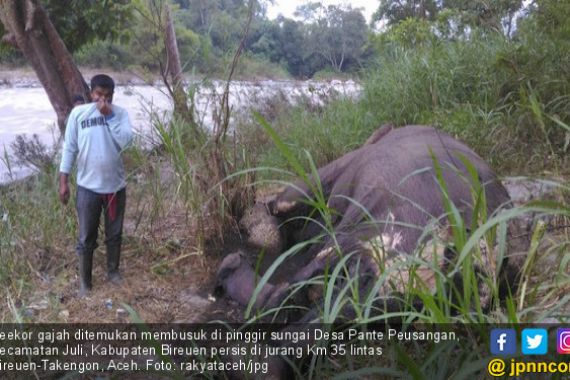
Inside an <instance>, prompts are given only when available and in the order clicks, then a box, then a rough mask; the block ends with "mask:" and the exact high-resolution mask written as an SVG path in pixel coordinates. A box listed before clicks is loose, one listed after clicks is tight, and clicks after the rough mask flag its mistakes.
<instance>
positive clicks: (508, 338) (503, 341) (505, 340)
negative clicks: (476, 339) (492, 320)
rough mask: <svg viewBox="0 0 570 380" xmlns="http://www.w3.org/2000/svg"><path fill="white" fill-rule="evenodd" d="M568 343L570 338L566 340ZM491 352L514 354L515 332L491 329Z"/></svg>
mask: <svg viewBox="0 0 570 380" xmlns="http://www.w3.org/2000/svg"><path fill="white" fill-rule="evenodd" d="M568 342H569V343H570V339H569V340H568ZM489 343H490V346H491V354H493V355H514V354H516V353H517V334H516V332H515V330H514V329H493V330H491V339H490V342H489Z"/></svg>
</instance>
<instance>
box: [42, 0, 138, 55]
mask: <svg viewBox="0 0 570 380" xmlns="http://www.w3.org/2000/svg"><path fill="white" fill-rule="evenodd" d="M41 3H42V4H43V6H44V7H45V8H46V10H47V12H48V13H49V17H50V19H51V21H52V23H53V24H54V26H55V28H56V29H57V31H58V33H59V34H60V36H61V38H62V39H63V41H64V43H65V45H66V46H67V49H68V50H69V51H70V52H74V51H76V50H78V49H79V48H81V47H82V46H83V45H85V44H87V43H89V42H92V41H94V40H95V39H99V40H105V39H108V40H110V41H113V40H115V39H117V38H119V37H125V31H126V30H128V26H129V23H130V20H131V15H132V5H131V1H128V0H110V1H83V0H70V1H58V0H42V1H41Z"/></svg>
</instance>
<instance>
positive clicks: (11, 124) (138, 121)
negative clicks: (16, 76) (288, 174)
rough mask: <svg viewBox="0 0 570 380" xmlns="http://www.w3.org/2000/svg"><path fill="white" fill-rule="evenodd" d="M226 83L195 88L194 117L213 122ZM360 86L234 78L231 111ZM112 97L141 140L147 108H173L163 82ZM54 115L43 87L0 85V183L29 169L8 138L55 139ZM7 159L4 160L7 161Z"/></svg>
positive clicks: (320, 98)
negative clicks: (19, 162) (16, 162)
mask: <svg viewBox="0 0 570 380" xmlns="http://www.w3.org/2000/svg"><path fill="white" fill-rule="evenodd" d="M224 85H225V83H224V82H213V83H212V84H210V85H203V86H200V87H198V88H197V91H196V95H195V109H196V114H197V117H198V118H199V119H200V120H201V121H202V122H203V125H205V126H206V127H208V128H212V125H213V112H214V111H215V110H216V109H217V108H218V107H219V104H220V97H221V94H222V93H223V88H224ZM359 93H360V86H359V85H358V84H357V83H355V82H353V81H346V82H341V81H338V80H333V81H330V82H313V81H306V82H295V81H257V82H232V85H231V87H230V98H229V101H230V106H231V108H232V111H233V112H235V113H240V112H241V113H243V112H247V110H249V109H251V108H252V107H255V106H258V105H263V103H264V102H271V101H275V100H276V99H282V100H286V101H288V102H289V103H295V102H297V101H298V100H299V99H301V98H306V99H307V100H308V101H309V102H310V103H311V104H315V105H317V104H322V103H323V102H325V101H326V100H327V99H330V97H331V95H332V94H339V95H341V96H349V97H357V96H358V95H359ZM113 103H114V104H117V105H119V106H121V107H124V108H126V109H127V110H128V111H129V116H130V119H131V123H132V124H133V128H134V129H135V132H136V134H137V136H138V138H139V141H145V142H147V143H148V142H149V141H151V142H152V141H153V140H154V141H156V140H155V139H154V137H153V132H152V126H151V125H150V117H149V111H150V110H153V111H158V112H159V114H163V115H164V117H168V113H169V112H170V110H171V109H172V104H171V101H170V98H169V97H168V96H167V95H166V94H165V93H164V88H160V87H152V86H142V85H135V86H118V87H117V88H116V89H115V96H114V98H113ZM55 121H56V115H55V111H54V110H53V108H52V106H51V104H50V102H49V100H48V97H47V95H46V93H45V91H44V89H43V88H42V87H39V86H37V84H36V85H35V86H29V84H28V83H27V84H26V86H25V87H18V86H17V85H16V86H14V87H10V86H0V184H2V183H8V182H11V181H14V180H17V179H20V178H23V177H25V176H27V175H29V174H30V173H31V172H32V171H31V169H30V168H27V167H19V166H17V165H14V158H13V152H12V148H11V144H12V143H13V142H14V140H15V138H16V136H17V135H20V134H26V135H28V136H29V137H31V136H32V135H33V134H36V135H38V137H39V139H40V141H41V142H42V143H44V144H46V145H47V146H48V147H51V146H54V144H56V143H57V141H58V139H59V131H58V129H57V127H56V122H55ZM7 161H8V162H7Z"/></svg>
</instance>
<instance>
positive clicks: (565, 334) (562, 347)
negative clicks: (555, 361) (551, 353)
mask: <svg viewBox="0 0 570 380" xmlns="http://www.w3.org/2000/svg"><path fill="white" fill-rule="evenodd" d="M556 351H558V353H559V354H563V355H570V328H564V329H558V333H557V334H556Z"/></svg>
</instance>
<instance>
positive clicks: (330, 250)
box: [217, 125, 510, 309]
mask: <svg viewBox="0 0 570 380" xmlns="http://www.w3.org/2000/svg"><path fill="white" fill-rule="evenodd" d="M463 160H467V161H468V162H469V163H470V164H471V165H472V166H473V167H474V168H475V170H476V174H477V176H478V181H479V182H480V183H481V184H482V185H483V188H484V192H485V197H486V205H487V215H489V216H490V215H492V214H493V213H494V212H497V211H498V210H499V209H501V208H503V207H509V204H510V199H509V196H508V193H507V191H506V190H505V188H504V187H503V186H502V185H501V183H500V181H499V180H498V179H497V177H496V175H495V174H494V172H493V171H492V170H491V168H490V167H489V166H488V165H487V163H485V162H484V160H483V159H482V158H481V157H479V156H478V155H477V154H476V153H475V152H473V151H472V150H471V149H470V148H469V147H467V146H466V145H465V144H463V143H461V142H460V141H458V140H456V139H455V138H453V137H451V136H450V135H448V134H446V133H444V132H441V131H438V130H437V129H435V128H433V127H428V126H406V127H401V128H393V127H392V126H389V125H388V126H384V127H382V128H380V129H379V130H377V131H376V132H375V133H374V134H373V135H372V136H371V137H370V138H369V139H368V140H367V142H366V143H365V144H364V145H363V146H362V147H360V148H358V149H356V150H354V151H352V152H349V153H347V154H345V155H344V156H342V157H340V158H339V159H337V160H335V161H333V162H331V163H329V164H328V165H326V166H324V167H322V168H320V169H318V179H317V178H309V181H305V182H304V181H300V180H299V181H297V182H295V183H292V184H291V185H289V186H287V187H285V188H284V189H283V190H282V191H281V192H280V193H278V194H277V195H276V196H275V197H273V198H272V199H269V200H267V201H266V202H258V203H256V204H255V205H254V206H253V207H252V208H251V209H250V210H249V211H248V212H247V213H246V215H245V216H244V217H243V218H242V220H241V222H240V225H241V226H242V228H243V229H244V230H245V231H246V232H247V233H248V241H249V243H250V245H251V246H253V247H254V248H255V249H256V250H257V251H258V252H262V253H263V254H264V256H265V261H266V262H267V263H268V264H267V265H266V266H265V268H266V267H267V266H268V265H270V264H271V262H272V261H274V260H275V259H276V258H277V257H278V256H279V255H280V254H281V253H282V252H284V251H285V250H287V248H289V247H291V246H292V245H294V244H296V243H298V242H301V241H305V240H307V239H313V238H316V237H319V236H321V238H320V239H319V241H318V242H317V243H313V244H311V245H310V246H308V248H306V249H305V250H304V251H303V252H301V253H300V254H298V255H295V256H292V257H291V258H289V259H288V260H286V263H285V265H283V268H284V272H283V270H282V271H281V275H278V273H276V274H275V275H274V277H272V279H271V283H267V284H266V285H265V287H264V288H263V289H261V291H260V293H259V296H258V298H257V299H256V301H255V305H254V307H255V308H258V309H259V308H269V307H275V306H278V305H279V303H280V302H281V300H283V298H284V297H285V296H286V295H287V285H290V284H293V283H296V282H299V281H304V280H306V279H309V278H311V277H313V276H315V275H318V274H320V273H322V272H323V271H324V269H325V267H327V266H332V265H334V264H335V263H337V262H338V260H339V259H340V257H341V255H339V254H338V253H339V252H341V253H343V254H348V253H355V255H354V259H351V263H353V264H356V263H357V262H358V265H353V270H352V271H351V275H353V276H362V278H368V279H369V282H368V284H369V285H368V287H365V286H363V287H364V288H367V289H369V288H370V283H371V282H373V281H374V280H375V279H376V278H377V277H378V276H380V274H381V273H382V271H383V269H382V267H383V265H390V263H392V261H391V260H392V259H394V258H398V257H403V256H405V255H410V254H412V253H414V252H417V251H418V250H421V247H424V248H425V247H426V246H428V245H429V244H430V242H431V241H433V240H434V236H440V237H441V236H443V237H442V239H441V240H443V241H444V242H445V240H446V238H445V236H447V237H449V231H450V228H449V220H448V219H447V218H446V216H445V207H444V201H443V199H444V197H443V192H442V187H441V184H440V181H438V179H437V176H436V170H435V168H434V167H435V166H436V164H435V162H437V165H439V167H440V168H441V175H442V177H443V180H444V183H445V187H446V189H447V197H448V199H449V200H450V201H451V202H453V204H454V205H455V207H457V209H458V210H459V212H460V214H461V216H462V218H463V220H464V221H465V225H467V226H469V225H470V223H471V218H472V211H473V198H474V197H473V180H472V175H470V174H469V173H468V169H467V168H466V166H465V165H464V161H463ZM307 182H308V183H307ZM318 183H320V187H321V188H322V194H323V196H324V198H325V199H326V202H327V206H328V208H329V209H330V211H331V215H332V218H331V224H332V226H333V228H334V232H335V234H334V238H333V237H332V236H331V234H327V233H324V232H323V228H322V226H323V225H324V224H325V223H324V220H323V217H322V216H320V214H319V213H318V212H315V210H314V209H313V208H312V207H311V203H310V202H308V201H309V200H311V199H314V197H315V190H314V189H316V188H317V187H318V186H317V184H318ZM307 217H310V220H311V221H309V222H307V220H309V218H307ZM426 226H428V228H430V227H431V229H432V230H433V231H434V233H433V234H429V233H428V234H426V233H425V229H426ZM448 248H449V247H446V248H445V252H444V253H443V254H442V258H440V259H442V260H445V259H451V258H450V257H449V255H450V252H451V251H450V250H449V249H448ZM372 251H374V252H376V254H371V252H372ZM378 251H381V255H380V256H381V258H382V259H383V260H384V264H383V265H379V264H378V261H379V258H378V257H379V255H378ZM426 251H430V249H426ZM254 260H255V259H253V258H251V257H248V256H247V255H246V254H245V253H244V252H235V253H232V254H230V255H228V256H226V258H225V259H224V260H223V262H222V264H221V265H220V267H219V271H218V278H217V284H218V289H219V290H220V291H221V292H225V293H226V294H228V295H229V296H230V297H231V298H233V299H234V300H235V301H237V302H238V303H240V304H242V305H247V304H248V303H249V301H250V298H251V296H252V294H253V289H255V284H256V278H258V277H256V274H255V273H254V271H253V269H252V262H253V261H254ZM488 264H489V263H485V264H484V265H488ZM505 267H506V266H505ZM432 276H433V274H432ZM404 277H405V276H404ZM427 277H429V275H428V276H427ZM405 281H406V278H404V280H403V283H405ZM426 281H428V282H429V279H428V280H426ZM272 283H277V285H273V284H272ZM362 283H363V284H364V283H365V281H362ZM382 290H383V291H388V290H387V289H385V288H382Z"/></svg>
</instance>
